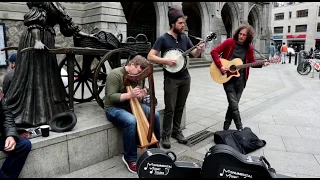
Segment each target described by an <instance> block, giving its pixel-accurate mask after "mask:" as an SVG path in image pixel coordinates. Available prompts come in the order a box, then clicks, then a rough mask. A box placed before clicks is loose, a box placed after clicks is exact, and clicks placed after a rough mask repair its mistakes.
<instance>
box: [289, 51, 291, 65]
mask: <svg viewBox="0 0 320 180" xmlns="http://www.w3.org/2000/svg"><path fill="white" fill-rule="evenodd" d="M289 64H291V53H289Z"/></svg>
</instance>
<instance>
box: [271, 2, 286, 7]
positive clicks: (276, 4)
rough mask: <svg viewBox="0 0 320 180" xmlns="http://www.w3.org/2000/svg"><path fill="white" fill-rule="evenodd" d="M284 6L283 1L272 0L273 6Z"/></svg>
mask: <svg viewBox="0 0 320 180" xmlns="http://www.w3.org/2000/svg"><path fill="white" fill-rule="evenodd" d="M281 6H284V2H274V3H273V7H281Z"/></svg>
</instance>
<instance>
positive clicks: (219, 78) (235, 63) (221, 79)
mask: <svg viewBox="0 0 320 180" xmlns="http://www.w3.org/2000/svg"><path fill="white" fill-rule="evenodd" d="M220 61H221V64H222V66H224V67H227V68H228V69H229V70H228V71H227V72H226V73H224V74H222V73H221V71H220V69H219V68H218V67H217V65H216V63H215V62H212V63H211V65H210V75H211V78H212V79H213V80H214V81H215V82H216V83H219V84H223V83H226V82H228V81H229V80H230V79H231V78H232V77H233V76H235V77H239V76H240V73H239V70H240V69H243V68H247V67H253V66H261V65H263V64H264V62H265V61H257V62H254V63H248V64H243V62H242V60H241V59H240V58H235V59H233V60H231V61H229V60H226V59H223V58H220ZM267 62H269V63H279V62H280V59H274V60H267Z"/></svg>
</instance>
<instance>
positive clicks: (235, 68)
mask: <svg viewBox="0 0 320 180" xmlns="http://www.w3.org/2000/svg"><path fill="white" fill-rule="evenodd" d="M236 70H237V67H236V66H235V65H231V66H230V67H229V71H231V72H234V71H236Z"/></svg>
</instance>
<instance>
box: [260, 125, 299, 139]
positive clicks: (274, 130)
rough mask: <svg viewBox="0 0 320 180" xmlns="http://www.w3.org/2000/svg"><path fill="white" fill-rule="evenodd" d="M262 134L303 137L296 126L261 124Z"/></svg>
mask: <svg viewBox="0 0 320 180" xmlns="http://www.w3.org/2000/svg"><path fill="white" fill-rule="evenodd" d="M259 129H260V134H271V135H279V136H289V137H301V136H300V134H299V132H298V131H297V129H296V128H295V127H294V126H288V125H273V124H259Z"/></svg>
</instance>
